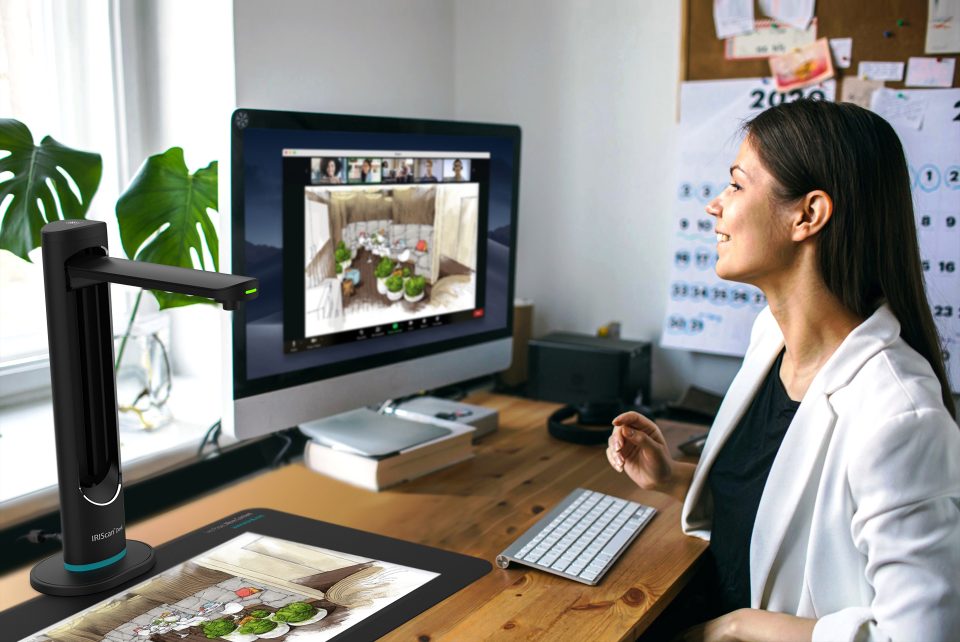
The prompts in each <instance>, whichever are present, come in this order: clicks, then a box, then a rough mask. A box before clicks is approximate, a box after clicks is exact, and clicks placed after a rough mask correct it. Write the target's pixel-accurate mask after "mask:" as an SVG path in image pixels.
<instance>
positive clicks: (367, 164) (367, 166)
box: [363, 161, 370, 173]
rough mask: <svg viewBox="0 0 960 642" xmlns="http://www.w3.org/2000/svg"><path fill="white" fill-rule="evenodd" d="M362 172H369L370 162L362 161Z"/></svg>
mask: <svg viewBox="0 0 960 642" xmlns="http://www.w3.org/2000/svg"><path fill="white" fill-rule="evenodd" d="M363 171H364V173H369V172H370V161H363Z"/></svg>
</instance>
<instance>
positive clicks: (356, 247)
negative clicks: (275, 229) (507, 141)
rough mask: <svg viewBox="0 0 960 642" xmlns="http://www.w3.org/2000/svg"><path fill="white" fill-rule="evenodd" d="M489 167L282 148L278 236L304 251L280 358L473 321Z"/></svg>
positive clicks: (462, 155) (476, 155)
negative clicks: (281, 222) (280, 228)
mask: <svg viewBox="0 0 960 642" xmlns="http://www.w3.org/2000/svg"><path fill="white" fill-rule="evenodd" d="M489 163H490V154H489V153H488V152H476V151H474V152H456V151H454V152H451V151H443V152H437V151H396V150H392V151H384V150H346V149H284V150H283V176H284V199H283V212H284V228H285V230H286V234H287V235H290V234H293V233H296V234H297V235H298V236H299V235H302V242H300V243H296V244H294V243H291V244H290V245H294V246H295V247H302V248H303V256H302V262H301V263H300V265H301V266H302V268H303V278H302V288H301V289H300V291H297V292H295V293H291V294H293V295H294V296H293V297H292V298H293V299H294V301H295V309H297V308H299V310H300V313H299V314H298V313H296V312H294V314H291V315H289V316H288V317H287V319H286V322H285V323H284V341H283V348H284V352H285V353H294V352H300V351H304V350H313V349H318V348H325V347H329V346H333V345H337V344H344V343H355V342H360V341H370V340H376V339H379V338H381V337H387V336H391V335H396V334H403V333H409V332H416V331H420V330H424V329H428V328H433V327H437V326H442V325H450V324H457V323H462V322H465V321H470V320H473V319H479V318H482V317H483V315H484V309H483V305H482V302H483V301H484V281H485V275H486V269H485V261H484V259H485V247H484V246H485V242H482V241H484V239H483V234H482V232H481V230H485V229H486V221H485V218H486V216H485V214H486V213H485V212H484V211H483V209H484V208H483V206H482V202H483V201H484V199H485V194H484V193H483V189H484V188H485V187H486V180H487V177H488V176H489ZM291 240H294V239H291ZM285 245H286V243H285ZM290 245H288V246H287V247H290Z"/></svg>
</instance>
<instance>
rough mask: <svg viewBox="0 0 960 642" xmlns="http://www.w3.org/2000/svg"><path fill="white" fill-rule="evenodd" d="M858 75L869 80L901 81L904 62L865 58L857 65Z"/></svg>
mask: <svg viewBox="0 0 960 642" xmlns="http://www.w3.org/2000/svg"><path fill="white" fill-rule="evenodd" d="M857 75H858V76H860V77H861V78H866V79H867V80H883V81H890V82H899V81H901V80H903V63H902V62H878V61H875V60H864V61H863V62H861V63H860V64H859V66H857Z"/></svg>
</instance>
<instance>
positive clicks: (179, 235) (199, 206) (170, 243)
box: [117, 147, 220, 310]
mask: <svg viewBox="0 0 960 642" xmlns="http://www.w3.org/2000/svg"><path fill="white" fill-rule="evenodd" d="M207 209H212V210H216V209H217V162H216V161H214V162H212V163H210V164H209V165H207V166H206V167H204V168H203V169H198V170H197V171H196V172H195V173H193V174H190V171H189V170H188V169H187V165H186V163H184V161H183V150H182V149H181V148H179V147H171V148H170V149H168V150H167V151H165V152H164V153H162V154H157V155H156V156H151V157H150V158H148V159H147V160H146V161H145V162H144V164H143V166H142V167H141V168H140V171H139V172H138V173H137V175H136V176H135V177H134V179H133V181H132V182H131V183H130V187H128V188H127V191H125V192H124V193H123V194H122V195H121V196H120V198H119V199H118V200H117V222H118V223H119V224H120V242H121V243H122V244H123V250H124V252H126V253H127V256H128V257H129V258H131V259H133V260H135V261H145V262H147V263H161V264H163V265H173V266H176V267H186V268H193V267H194V265H193V257H192V256H191V254H190V250H191V248H192V249H194V250H196V253H197V256H199V257H200V266H201V267H202V268H203V269H205V270H206V269H208V267H207V263H208V261H207V258H206V257H205V256H204V251H203V245H202V244H201V241H200V235H201V234H203V239H204V240H205V241H206V243H207V247H208V248H210V255H211V257H212V259H213V265H212V266H211V267H212V268H213V270H215V271H216V270H218V269H219V258H218V253H219V248H220V242H219V240H218V238H217V230H216V228H215V227H214V225H213V221H211V220H210V216H209V215H208V214H207ZM168 224H169V225H168ZM198 224H199V229H200V231H199V232H198ZM165 226H166V227H165ZM154 235H155V236H154ZM151 237H152V238H151ZM152 292H153V295H154V296H155V297H156V298H157V302H158V303H159V304H160V309H161V310H162V309H164V308H172V307H177V306H182V305H191V304H193V303H213V301H210V300H209V299H204V298H203V297H193V296H187V295H184V294H171V293H169V292H160V291H158V290H152Z"/></svg>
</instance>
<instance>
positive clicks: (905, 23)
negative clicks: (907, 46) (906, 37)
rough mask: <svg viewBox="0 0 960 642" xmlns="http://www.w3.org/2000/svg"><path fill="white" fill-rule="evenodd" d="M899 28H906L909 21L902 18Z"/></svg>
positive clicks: (899, 21) (898, 23)
mask: <svg viewBox="0 0 960 642" xmlns="http://www.w3.org/2000/svg"><path fill="white" fill-rule="evenodd" d="M897 26H898V27H906V26H907V21H906V20H904V19H903V18H901V19H900V20H897Z"/></svg>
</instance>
